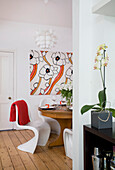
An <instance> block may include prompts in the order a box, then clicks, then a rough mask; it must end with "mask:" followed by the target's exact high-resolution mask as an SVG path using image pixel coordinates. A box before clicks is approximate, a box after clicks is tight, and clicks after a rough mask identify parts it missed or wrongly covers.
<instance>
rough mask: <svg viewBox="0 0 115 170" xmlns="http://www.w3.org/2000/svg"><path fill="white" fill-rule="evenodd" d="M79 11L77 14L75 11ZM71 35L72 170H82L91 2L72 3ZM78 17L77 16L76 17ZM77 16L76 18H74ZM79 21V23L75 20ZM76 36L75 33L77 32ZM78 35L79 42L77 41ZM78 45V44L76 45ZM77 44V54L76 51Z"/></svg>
mask: <svg viewBox="0 0 115 170" xmlns="http://www.w3.org/2000/svg"><path fill="white" fill-rule="evenodd" d="M76 9H77V10H79V13H78V12H77V10H76ZM73 12H74V13H73V14H74V16H75V18H73V22H74V24H73V27H74V28H73V29H74V32H73V35H74V34H75V35H77V36H74V52H75V53H74V54H75V56H74V94H75V95H74V119H73V123H74V124H73V130H74V150H73V152H74V162H73V169H74V170H83V125H84V124H89V123H90V121H89V120H90V119H89V117H90V112H89V113H86V114H84V115H81V113H80V109H81V107H82V106H83V105H84V104H88V103H91V85H90V83H91V69H92V68H91V57H92V56H91V48H92V47H91V42H92V18H91V17H92V14H91V0H87V1H84V0H80V1H79V7H78V1H77V2H76V0H74V1H73ZM78 15H79V16H78ZM76 16H77V17H76ZM78 19H79V22H77V21H76V20H78ZM78 29H79V32H78V34H76V33H75V32H76V31H78ZM78 35H79V40H78ZM78 43H79V44H78ZM76 44H78V49H79V53H78V52H77V51H76V50H77V46H76Z"/></svg>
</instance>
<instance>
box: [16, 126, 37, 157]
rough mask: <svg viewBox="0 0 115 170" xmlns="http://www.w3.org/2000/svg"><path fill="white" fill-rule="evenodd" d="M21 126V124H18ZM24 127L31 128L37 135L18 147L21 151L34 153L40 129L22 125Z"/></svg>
mask: <svg viewBox="0 0 115 170" xmlns="http://www.w3.org/2000/svg"><path fill="white" fill-rule="evenodd" d="M18 127H19V126H18ZM21 128H22V129H29V130H32V131H33V132H34V134H35V136H34V137H33V138H32V139H31V140H29V141H28V142H26V143H24V144H21V145H19V146H18V147H17V148H18V149H19V150H21V151H25V152H29V153H32V154H33V153H34V152H35V149H36V146H37V143H38V138H39V133H38V130H37V129H35V128H34V127H30V126H23V127H22V126H21Z"/></svg>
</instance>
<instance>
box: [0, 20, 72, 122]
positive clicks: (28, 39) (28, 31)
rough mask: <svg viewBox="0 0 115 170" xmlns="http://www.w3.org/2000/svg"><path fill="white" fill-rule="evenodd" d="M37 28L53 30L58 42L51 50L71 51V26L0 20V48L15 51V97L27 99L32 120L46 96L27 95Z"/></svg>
mask: <svg viewBox="0 0 115 170" xmlns="http://www.w3.org/2000/svg"><path fill="white" fill-rule="evenodd" d="M38 28H43V29H45V28H53V29H54V30H55V33H56V36H57V38H58V42H57V45H56V47H55V48H53V49H52V50H53V51H55V50H58V51H64V52H65V51H72V30H71V28H66V27H51V26H39V25H35V24H28V23H16V22H8V21H2V20H1V21H0V49H1V50H5V49H6V50H12V49H13V50H15V51H16V61H17V63H16V64H17V68H16V69H17V70H16V71H17V80H16V81H17V99H20V98H23V99H25V100H27V101H28V103H29V104H30V108H31V110H32V115H31V116H32V120H35V119H36V118H37V114H38V113H37V106H38V105H39V104H40V100H41V99H43V98H46V96H30V95H29V91H30V90H29V74H30V73H29V51H30V50H31V49H36V50H37V46H36V44H35V41H34V35H35V31H36V30H37V29H38ZM47 97H50V96H47Z"/></svg>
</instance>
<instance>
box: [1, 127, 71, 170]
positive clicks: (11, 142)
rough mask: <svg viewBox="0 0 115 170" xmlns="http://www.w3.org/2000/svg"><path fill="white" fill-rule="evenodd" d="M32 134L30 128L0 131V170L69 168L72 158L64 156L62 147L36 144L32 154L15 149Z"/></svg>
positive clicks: (69, 169) (68, 169)
mask: <svg viewBox="0 0 115 170" xmlns="http://www.w3.org/2000/svg"><path fill="white" fill-rule="evenodd" d="M33 136H34V133H33V132H32V131H30V130H17V131H16V130H13V131H2V132H0V170H34V169H38V170H71V169H72V160H71V159H69V158H68V157H66V156H65V153H64V147H63V146H62V147H52V148H48V143H49V142H50V141H51V140H52V139H53V138H55V137H56V136H55V135H54V134H53V135H51V136H50V139H49V141H48V143H47V145H46V146H37V148H36V151H35V153H34V154H31V153H27V152H23V151H20V150H18V149H17V146H19V145H20V144H22V143H25V142H27V141H28V140H30V139H31V138H32V137H33Z"/></svg>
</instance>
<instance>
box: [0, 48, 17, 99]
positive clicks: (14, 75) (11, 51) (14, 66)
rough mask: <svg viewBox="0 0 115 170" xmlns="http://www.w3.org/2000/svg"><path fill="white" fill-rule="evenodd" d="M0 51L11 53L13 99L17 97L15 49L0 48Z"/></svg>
mask: <svg viewBox="0 0 115 170" xmlns="http://www.w3.org/2000/svg"><path fill="white" fill-rule="evenodd" d="M0 52H4V53H5V52H6V53H13V94H14V100H16V98H17V76H16V75H17V70H16V66H17V62H16V61H17V60H16V56H17V55H16V50H8V49H0Z"/></svg>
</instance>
